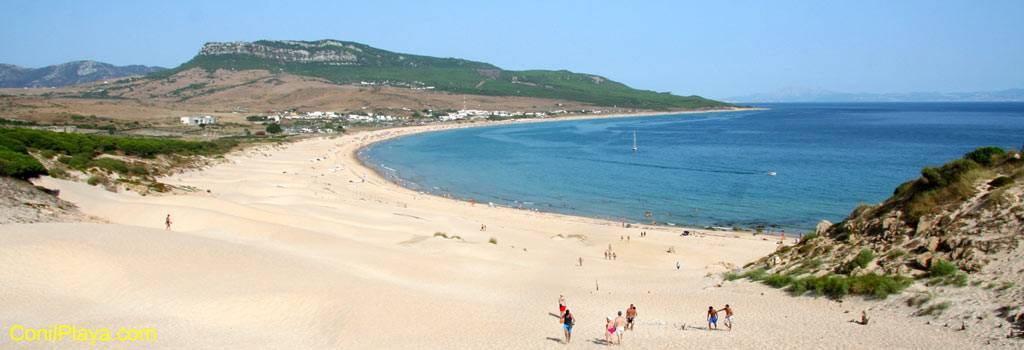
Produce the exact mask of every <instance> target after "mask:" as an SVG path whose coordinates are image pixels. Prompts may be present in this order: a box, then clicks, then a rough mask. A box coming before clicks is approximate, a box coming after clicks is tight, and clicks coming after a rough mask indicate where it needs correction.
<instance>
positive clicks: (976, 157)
mask: <svg viewBox="0 0 1024 350" xmlns="http://www.w3.org/2000/svg"><path fill="white" fill-rule="evenodd" d="M1005 155H1006V151H1004V150H1003V149H1002V148H999V147H991V146H989V147H981V148H978V149H976V150H974V151H971V153H967V155H965V156H964V158H967V159H970V160H972V161H974V162H975V163H978V164H981V165H984V166H992V165H993V164H995V163H996V161H997V160H998V159H999V158H1002V157H1003V156H1005Z"/></svg>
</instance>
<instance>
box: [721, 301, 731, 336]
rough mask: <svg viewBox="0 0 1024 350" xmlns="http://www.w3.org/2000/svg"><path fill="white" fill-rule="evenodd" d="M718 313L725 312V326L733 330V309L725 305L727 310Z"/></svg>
mask: <svg viewBox="0 0 1024 350" xmlns="http://www.w3.org/2000/svg"><path fill="white" fill-rule="evenodd" d="M718 311H725V326H726V327H728V328H729V330H730V331H731V330H732V308H731V307H729V304H725V308H723V309H721V310H718Z"/></svg>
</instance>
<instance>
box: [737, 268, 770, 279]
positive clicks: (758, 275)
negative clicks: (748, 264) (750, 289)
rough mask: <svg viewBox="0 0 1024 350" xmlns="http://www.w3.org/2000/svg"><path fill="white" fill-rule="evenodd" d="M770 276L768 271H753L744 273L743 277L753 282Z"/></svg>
mask: <svg viewBox="0 0 1024 350" xmlns="http://www.w3.org/2000/svg"><path fill="white" fill-rule="evenodd" d="M767 275H768V271H765V269H753V270H750V271H747V272H745V273H743V277H745V278H747V279H750V280H751V281H760V280H763V279H764V278H765V277H766V276H767Z"/></svg>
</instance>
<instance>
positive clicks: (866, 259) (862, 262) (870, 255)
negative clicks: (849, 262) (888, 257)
mask: <svg viewBox="0 0 1024 350" xmlns="http://www.w3.org/2000/svg"><path fill="white" fill-rule="evenodd" d="M874 259H875V252H873V251H871V249H868V248H864V249H861V250H860V253H857V256H856V257H854V258H853V264H854V265H857V266H860V268H862V269H863V268H865V267H868V264H870V263H871V260H874Z"/></svg>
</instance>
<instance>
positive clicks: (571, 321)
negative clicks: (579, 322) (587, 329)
mask: <svg viewBox="0 0 1024 350" xmlns="http://www.w3.org/2000/svg"><path fill="white" fill-rule="evenodd" d="M559 321H560V322H561V323H562V331H563V332H564V333H565V343H566V344H569V343H571V342H572V326H574V325H576V318H574V317H572V312H569V309H565V312H563V313H562V318H560V319H559Z"/></svg>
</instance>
